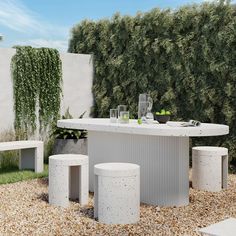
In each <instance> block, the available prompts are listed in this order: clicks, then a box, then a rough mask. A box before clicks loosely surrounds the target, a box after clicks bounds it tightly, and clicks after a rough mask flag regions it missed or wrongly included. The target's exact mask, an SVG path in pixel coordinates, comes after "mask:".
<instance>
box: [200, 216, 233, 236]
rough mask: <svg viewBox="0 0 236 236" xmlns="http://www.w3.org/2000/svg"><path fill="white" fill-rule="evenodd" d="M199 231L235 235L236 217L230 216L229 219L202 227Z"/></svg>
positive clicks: (221, 235)
mask: <svg viewBox="0 0 236 236" xmlns="http://www.w3.org/2000/svg"><path fill="white" fill-rule="evenodd" d="M198 232H200V233H202V234H207V235H209V236H210V235H212V236H214V235H219V236H223V235H227V236H235V232H236V219H235V218H229V219H227V220H223V221H220V222H218V223H216V224H212V225H210V226H207V227H205V228H202V229H200V230H199V231H198Z"/></svg>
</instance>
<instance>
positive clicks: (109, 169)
mask: <svg viewBox="0 0 236 236" xmlns="http://www.w3.org/2000/svg"><path fill="white" fill-rule="evenodd" d="M139 172H140V167H139V165H136V164H132V163H120V162H111V163H100V164H97V165H95V166H94V174H95V175H100V176H111V177H112V176H113V177H122V176H134V175H138V174H139Z"/></svg>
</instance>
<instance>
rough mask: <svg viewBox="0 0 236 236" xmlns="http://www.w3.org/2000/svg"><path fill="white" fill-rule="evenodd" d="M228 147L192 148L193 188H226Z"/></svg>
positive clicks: (216, 189)
mask: <svg viewBox="0 0 236 236" xmlns="http://www.w3.org/2000/svg"><path fill="white" fill-rule="evenodd" d="M227 177H228V149H227V148H223V147H210V146H202V147H194V148H192V185H193V188H195V189H199V190H205V191H211V192H218V191H220V190H221V189H222V188H227Z"/></svg>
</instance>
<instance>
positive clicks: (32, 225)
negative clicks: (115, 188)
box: [0, 175, 236, 236]
mask: <svg viewBox="0 0 236 236" xmlns="http://www.w3.org/2000/svg"><path fill="white" fill-rule="evenodd" d="M228 186H229V188H228V189H227V190H224V191H221V192H220V193H209V192H204V191H196V190H193V189H192V188H190V204H189V205H188V206H185V207H158V206H150V205H144V204H142V205H141V216H140V221H139V223H137V224H133V225H123V226H122V225H113V226H109V225H105V224H99V223H98V222H97V221H95V220H94V219H93V196H92V195H90V201H89V205H88V206H86V207H83V208H82V207H80V205H79V204H78V203H75V202H71V205H70V207H69V208H68V209H62V208H60V207H53V206H50V205H49V204H48V203H47V201H48V190H47V187H48V186H47V180H46V179H36V180H30V181H24V182H19V183H15V184H6V185H0V235H4V236H5V235H44V236H45V235H47V236H49V235H89V236H90V235H112V236H115V235H122V236H125V235H145V236H146V235H165V236H168V235H199V234H198V233H197V229H198V228H201V227H205V226H207V225H210V224H213V223H216V222H218V221H220V220H223V219H226V218H228V217H236V175H229V184H228Z"/></svg>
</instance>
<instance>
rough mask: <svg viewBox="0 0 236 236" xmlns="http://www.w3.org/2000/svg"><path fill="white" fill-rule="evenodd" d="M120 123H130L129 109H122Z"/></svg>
mask: <svg viewBox="0 0 236 236" xmlns="http://www.w3.org/2000/svg"><path fill="white" fill-rule="evenodd" d="M120 123H121V124H128V123H129V112H128V111H121V112H120Z"/></svg>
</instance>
